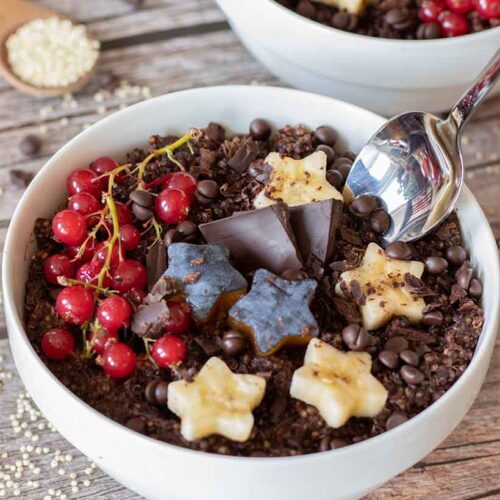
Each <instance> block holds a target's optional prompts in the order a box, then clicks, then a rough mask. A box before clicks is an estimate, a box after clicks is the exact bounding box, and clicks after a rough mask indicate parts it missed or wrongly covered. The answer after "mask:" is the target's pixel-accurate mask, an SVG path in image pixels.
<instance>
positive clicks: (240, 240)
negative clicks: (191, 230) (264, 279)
mask: <svg viewBox="0 0 500 500" xmlns="http://www.w3.org/2000/svg"><path fill="white" fill-rule="evenodd" d="M199 228H200V231H201V234H202V235H203V236H204V237H205V239H206V240H207V241H208V242H209V243H217V244H220V245H224V246H225V247H227V248H228V249H229V252H230V254H231V257H232V258H233V259H234V261H235V263H236V265H237V266H238V269H240V270H241V271H242V272H244V273H247V272H250V271H254V270H255V269H258V268H261V267H262V268H264V269H268V270H269V271H272V272H273V273H275V274H281V273H282V272H283V271H285V270H286V269H293V270H299V269H300V268H301V267H302V260H301V257H300V254H299V252H298V249H297V245H296V243H295V238H294V236H293V232H292V229H291V226H290V224H289V222H288V208H287V207H286V205H285V204H284V203H277V204H275V205H270V206H268V207H265V208H261V209H258V210H251V211H249V212H240V213H238V214H235V215H234V216H233V217H227V218H225V219H219V220H217V221H214V222H209V223H207V224H201V225H200V226H199Z"/></svg>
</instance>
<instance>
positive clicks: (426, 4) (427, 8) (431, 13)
mask: <svg viewBox="0 0 500 500" xmlns="http://www.w3.org/2000/svg"><path fill="white" fill-rule="evenodd" d="M443 10H444V7H443V6H442V5H440V4H438V3H436V2H433V1H432V0H424V1H423V2H422V5H421V6H420V9H419V11H418V16H419V17H420V19H421V20H422V21H423V22H424V23H431V22H433V21H436V20H437V18H438V16H439V14H441V12H443Z"/></svg>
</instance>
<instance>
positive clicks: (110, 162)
mask: <svg viewBox="0 0 500 500" xmlns="http://www.w3.org/2000/svg"><path fill="white" fill-rule="evenodd" d="M119 166H120V165H118V162H117V161H116V160H115V159H113V158H111V157H110V156H101V157H100V158H97V160H94V161H93V162H92V163H91V164H90V168H91V170H93V171H94V172H95V173H96V174H97V176H98V177H102V178H101V181H102V182H101V186H102V189H103V191H107V190H108V179H109V176H108V175H106V176H105V177H103V176H104V175H105V174H107V173H108V172H111V170H114V169H115V168H118V167H119ZM124 179H125V172H120V173H119V174H118V175H115V183H116V184H121V183H122V182H123V181H124Z"/></svg>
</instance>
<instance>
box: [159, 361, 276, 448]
mask: <svg viewBox="0 0 500 500" xmlns="http://www.w3.org/2000/svg"><path fill="white" fill-rule="evenodd" d="M265 389H266V381H265V379H264V378H262V377H259V376H257V375H248V374H244V375H239V374H235V373H233V372H232V371H231V370H230V369H229V368H228V366H227V365H226V363H224V361H222V360H221V359H220V358H216V357H212V358H210V359H209V360H208V361H207V362H206V363H205V365H204V366H203V368H202V369H201V370H200V372H199V373H198V375H197V376H196V377H195V378H194V380H193V382H187V381H185V380H178V381H176V382H171V383H170V384H169V386H168V408H169V410H170V411H172V412H173V413H175V414H176V415H177V416H178V417H179V418H180V419H181V434H182V436H183V437H184V439H186V440H188V441H193V440H195V439H201V438H203V437H206V436H209V435H211V434H220V435H221V436H225V437H227V438H228V439H232V440H234V441H246V440H247V439H248V438H249V437H250V433H251V432H252V428H253V423H254V418H253V415H252V410H253V409H254V408H255V407H256V406H258V405H259V404H260V402H261V401H262V398H263V397H264V391H265Z"/></svg>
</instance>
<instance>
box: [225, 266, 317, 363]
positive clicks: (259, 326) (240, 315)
mask: <svg viewBox="0 0 500 500" xmlns="http://www.w3.org/2000/svg"><path fill="white" fill-rule="evenodd" d="M316 285H317V283H316V281H315V280H313V279H304V280H296V281H289V280H284V279H282V278H279V277H278V276H276V275H274V274H273V273H271V272H269V271H266V270H265V269H259V270H258V271H257V272H256V273H255V276H254V279H253V283H252V288H251V290H250V292H249V293H248V294H247V295H245V296H244V297H242V298H241V299H240V300H238V302H236V304H234V306H233V307H232V308H231V309H230V310H229V324H230V325H231V327H232V328H235V329H238V330H241V331H243V332H245V333H246V334H247V335H248V336H249V337H250V339H251V340H252V343H253V345H254V348H255V351H256V352H257V353H258V354H259V355H261V356H268V355H270V354H272V353H274V352H275V351H277V350H278V349H279V348H281V347H282V346H285V345H304V344H307V343H308V342H309V340H310V339H311V338H312V337H317V336H318V323H317V322H316V319H315V318H314V316H313V315H312V313H311V310H310V309H309V304H310V302H311V300H312V298H313V295H314V292H315V290H316Z"/></svg>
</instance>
